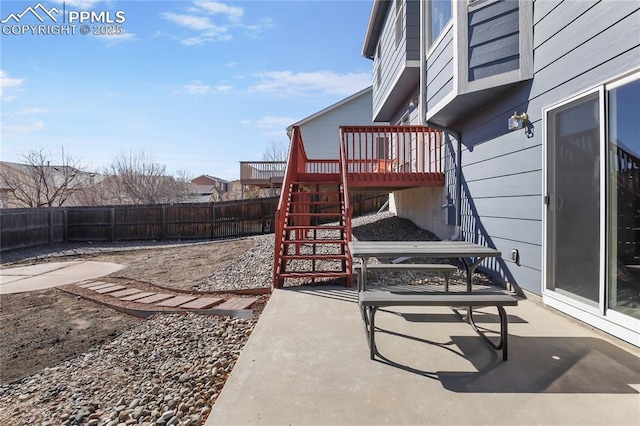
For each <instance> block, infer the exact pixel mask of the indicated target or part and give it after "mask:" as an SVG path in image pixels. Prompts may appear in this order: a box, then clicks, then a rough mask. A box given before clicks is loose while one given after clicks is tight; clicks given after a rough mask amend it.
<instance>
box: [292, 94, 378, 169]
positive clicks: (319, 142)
mask: <svg viewBox="0 0 640 426" xmlns="http://www.w3.org/2000/svg"><path fill="white" fill-rule="evenodd" d="M371 124H373V123H372V122H371V92H366V93H364V94H363V95H361V96H359V97H357V98H355V99H353V100H351V101H349V102H347V103H345V104H343V105H340V106H338V107H336V108H334V109H332V110H330V111H327V112H326V113H324V114H321V115H319V116H318V117H315V118H313V119H311V120H309V121H308V122H306V123H303V124H301V125H300V130H301V132H302V140H303V142H304V149H305V152H306V153H307V156H308V157H309V158H316V159H338V158H340V152H339V149H340V148H339V139H340V138H339V133H338V126H343V125H371Z"/></svg>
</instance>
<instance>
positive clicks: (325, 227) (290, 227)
mask: <svg viewBox="0 0 640 426" xmlns="http://www.w3.org/2000/svg"><path fill="white" fill-rule="evenodd" d="M284 229H285V230H286V231H297V230H305V229H323V230H334V231H340V230H344V229H346V226H340V225H285V227H284Z"/></svg>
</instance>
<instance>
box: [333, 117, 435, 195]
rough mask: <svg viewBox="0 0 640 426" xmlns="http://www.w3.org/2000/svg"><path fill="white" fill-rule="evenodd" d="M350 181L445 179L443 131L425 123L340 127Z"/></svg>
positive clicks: (341, 142)
mask: <svg viewBox="0 0 640 426" xmlns="http://www.w3.org/2000/svg"><path fill="white" fill-rule="evenodd" d="M340 145H341V147H342V148H343V149H344V156H345V158H346V164H347V174H348V178H349V182H350V183H353V184H356V185H358V184H359V183H363V182H367V181H370V182H372V183H374V182H376V181H391V180H394V181H396V182H395V183H401V182H402V181H411V180H414V179H415V178H416V177H417V178H420V179H421V180H425V181H433V184H441V182H444V175H443V174H442V132H441V131H438V130H434V129H431V128H429V127H425V126H341V127H340Z"/></svg>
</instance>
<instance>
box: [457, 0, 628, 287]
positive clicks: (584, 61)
mask: <svg viewBox="0 0 640 426" xmlns="http://www.w3.org/2000/svg"><path fill="white" fill-rule="evenodd" d="M554 6H557V7H555V8H553V7H554ZM638 9H639V7H638V4H637V3H634V2H624V1H623V2H600V3H596V2H562V3H557V2H546V1H538V2H536V3H535V4H534V49H535V50H534V56H535V62H534V77H533V79H532V80H531V82H530V83H526V84H523V85H521V86H520V87H518V88H517V89H516V90H513V91H512V92H510V93H509V94H508V95H507V96H503V97H500V98H499V99H496V100H495V101H494V102H493V103H491V104H490V105H487V106H486V107H485V108H483V109H482V111H481V112H480V113H478V114H475V115H474V116H473V117H472V118H471V119H468V120H464V121H463V122H461V125H460V127H459V130H460V131H461V132H462V134H463V140H464V148H463V153H462V157H463V162H462V164H463V167H462V173H463V203H462V205H463V208H462V212H463V219H462V225H463V231H464V232H465V233H466V235H467V239H471V240H476V241H478V242H481V243H489V244H491V245H494V246H495V247H496V248H497V249H498V250H501V251H502V252H503V253H504V254H508V253H509V252H510V251H511V250H512V249H517V250H518V251H519V253H520V264H519V265H516V264H515V263H511V262H507V261H503V262H502V264H498V265H496V266H495V267H493V269H494V270H497V272H498V273H499V275H500V276H501V277H502V278H503V279H505V280H506V281H511V282H515V283H517V284H518V285H519V286H520V287H521V288H524V289H526V290H529V291H531V292H533V293H536V294H541V292H542V289H543V285H544V283H543V277H542V266H543V255H542V253H543V250H542V242H543V241H542V238H543V223H542V217H543V194H542V189H543V142H544V135H543V129H542V118H543V117H542V109H543V108H546V107H548V106H551V105H553V104H555V103H558V102H560V101H562V100H564V99H567V98H568V97H571V96H573V95H576V94H578V93H580V92H583V91H586V90H588V89H591V88H593V87H595V86H597V85H599V84H603V83H604V82H606V81H607V80H610V79H612V78H615V77H616V76H619V75H621V74H622V73H624V72H627V71H630V70H632V69H634V68H636V67H638V66H640V40H639V38H638V37H628V34H640V11H639V10H638ZM513 111H518V112H522V111H526V112H527V114H528V115H529V120H530V122H531V126H532V128H531V131H532V133H533V134H532V135H530V136H527V134H526V132H525V131H516V132H509V131H508V130H507V129H506V123H507V118H508V117H509V116H510V115H511V114H512V112H513Z"/></svg>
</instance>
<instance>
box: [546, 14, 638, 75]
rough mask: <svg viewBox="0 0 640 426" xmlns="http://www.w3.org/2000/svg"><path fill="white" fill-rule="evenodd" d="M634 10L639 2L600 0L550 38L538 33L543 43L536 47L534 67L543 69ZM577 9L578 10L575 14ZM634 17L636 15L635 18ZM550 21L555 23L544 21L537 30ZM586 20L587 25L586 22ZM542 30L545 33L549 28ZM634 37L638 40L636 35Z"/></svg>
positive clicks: (553, 20) (550, 23)
mask: <svg viewBox="0 0 640 426" xmlns="http://www.w3.org/2000/svg"><path fill="white" fill-rule="evenodd" d="M637 9H638V4H637V3H635V2H603V3H601V4H598V5H597V6H595V7H592V8H590V9H588V10H587V11H586V12H585V13H584V14H582V15H581V16H580V17H579V18H577V19H574V20H573V21H571V22H568V23H566V24H565V25H564V26H563V27H562V28H561V29H560V30H559V31H558V32H557V33H555V34H553V36H552V37H553V40H551V41H550V40H549V39H548V38H547V39H545V38H544V37H545V35H544V34H541V35H538V36H539V37H540V39H541V40H544V43H543V44H541V45H540V46H539V47H537V48H536V49H535V53H536V63H535V67H536V69H538V70H539V69H542V68H544V67H546V66H547V65H549V64H550V63H552V62H553V61H556V60H557V59H558V58H561V57H563V56H566V55H567V54H568V53H569V52H570V51H572V50H574V49H576V48H578V47H579V46H580V45H583V44H587V43H590V41H589V39H590V38H592V37H594V36H596V35H597V34H598V33H600V32H602V31H605V30H606V31H607V32H609V30H608V29H609V28H610V27H613V26H614V25H616V23H617V22H618V21H620V20H621V19H623V18H624V17H625V16H627V15H629V14H631V13H633V12H634V11H635V10H637ZM580 11H581V9H580V10H577V11H576V13H579V12H580ZM636 19H638V18H637V17H636ZM553 22H556V21H555V19H552V20H550V22H545V25H540V26H536V30H537V29H538V28H540V30H543V29H544V28H545V27H546V25H547V24H549V25H552V24H553ZM586 22H588V25H585V23H586ZM544 32H547V33H548V32H549V31H544ZM636 34H637V33H636ZM628 35H629V34H627V36H628ZM631 38H633V37H631ZM635 38H636V41H637V40H638V36H636V37H635Z"/></svg>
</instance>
